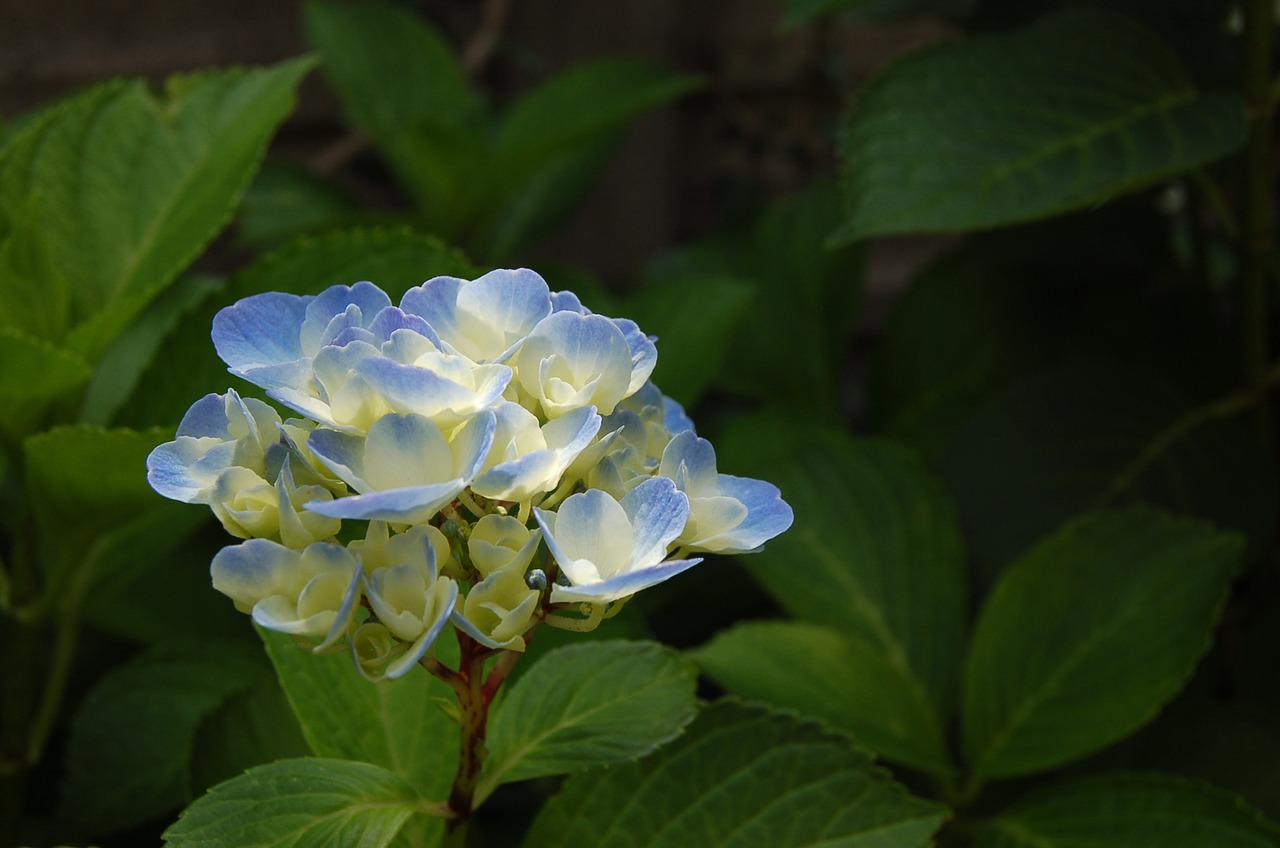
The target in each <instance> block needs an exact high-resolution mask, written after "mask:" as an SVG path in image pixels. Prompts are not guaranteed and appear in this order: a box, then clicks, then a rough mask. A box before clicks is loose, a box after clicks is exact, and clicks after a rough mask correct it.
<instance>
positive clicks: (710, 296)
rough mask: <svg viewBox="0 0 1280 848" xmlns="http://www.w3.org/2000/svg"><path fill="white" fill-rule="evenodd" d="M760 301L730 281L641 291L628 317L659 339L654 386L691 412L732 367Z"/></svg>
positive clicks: (671, 283)
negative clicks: (748, 316)
mask: <svg viewBox="0 0 1280 848" xmlns="http://www.w3.org/2000/svg"><path fill="white" fill-rule="evenodd" d="M755 296H756V292H755V290H754V286H752V285H751V284H750V283H746V282H743V281H741V280H735V279H732V278H729V277H720V278H716V277H697V278H693V279H687V278H674V279H671V280H664V281H662V282H659V283H656V284H654V285H650V286H647V287H646V288H644V289H642V290H641V291H640V293H639V294H637V295H636V296H635V297H634V298H632V299H631V301H630V302H629V303H628V305H627V308H626V311H625V313H623V314H625V315H626V316H627V317H628V318H631V319H632V320H634V321H635V322H636V323H637V324H639V325H640V328H641V329H642V330H644V331H645V332H647V333H652V334H654V335H656V336H657V337H658V365H657V368H655V369H654V372H653V379H654V382H656V383H657V384H658V385H659V386H661V387H662V391H663V392H664V393H666V394H668V395H670V396H671V397H673V398H675V399H676V400H678V401H680V403H682V404H685V405H686V406H689V405H692V404H693V403H694V402H696V401H697V400H698V399H699V398H700V397H701V396H702V393H703V392H704V391H705V390H706V389H707V387H708V386H709V385H710V384H711V381H712V380H713V379H714V378H715V376H716V373H717V372H718V371H719V370H720V368H721V366H723V365H724V364H725V362H726V361H727V359H728V356H729V347H730V345H731V343H732V342H733V340H734V336H735V335H736V334H737V330H738V327H739V324H740V320H741V318H742V316H743V314H744V313H745V311H746V310H747V308H748V307H749V305H750V303H751V300H752V298H753V297H755Z"/></svg>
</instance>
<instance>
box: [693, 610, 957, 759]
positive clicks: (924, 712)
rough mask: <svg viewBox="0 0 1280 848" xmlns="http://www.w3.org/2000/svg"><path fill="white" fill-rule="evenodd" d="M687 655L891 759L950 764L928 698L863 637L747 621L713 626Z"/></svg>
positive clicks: (717, 676) (729, 684) (727, 682)
mask: <svg viewBox="0 0 1280 848" xmlns="http://www.w3.org/2000/svg"><path fill="white" fill-rule="evenodd" d="M693 658H694V660H696V661H697V662H698V663H699V664H700V665H701V666H702V667H703V668H704V669H705V670H706V672H707V674H708V675H709V676H710V677H711V678H712V679H714V680H715V681H716V682H717V683H719V684H720V685H721V686H723V687H725V689H727V690H729V691H730V692H733V693H734V694H737V695H742V696H743V697H746V698H752V699H755V700H760V701H767V702H768V703H771V704H776V705H777V706H780V707H788V708H791V709H794V710H797V711H799V712H800V713H801V714H803V715H810V716H816V717H818V718H822V719H825V720H826V721H827V722H829V723H830V724H831V725H833V726H834V727H838V728H840V729H843V730H848V731H850V732H851V733H852V734H853V735H854V738H855V739H856V740H857V741H858V743H859V744H861V745H863V746H864V747H866V748H869V749H871V750H872V751H875V752H876V753H878V754H881V755H883V756H885V757H887V758H889V759H891V760H895V761H897V762H901V763H905V764H907V765H910V766H914V767H916V768H920V769H924V770H926V771H931V772H936V773H942V774H950V773H952V772H954V770H955V768H954V766H953V765H952V764H951V761H950V755H949V754H948V751H947V742H946V739H945V738H943V736H942V735H941V730H942V728H941V727H940V726H939V724H938V718H937V716H936V715H935V714H934V711H933V710H932V709H931V705H930V704H928V703H926V702H922V700H921V698H920V695H919V692H918V691H917V690H915V689H913V688H912V687H911V685H910V683H911V681H910V680H909V679H907V678H905V677H904V676H903V675H902V673H901V671H900V669H899V668H897V667H896V666H894V664H893V663H892V661H891V660H890V658H889V657H888V656H887V654H886V653H885V652H884V651H883V650H882V649H880V648H879V647H878V646H875V645H872V644H869V643H867V642H866V641H865V640H860V639H856V638H852V637H849V636H846V635H844V634H842V633H840V632H839V631H837V630H834V629H832V628H829V627H819V626H817V625H813V624H804V623H800V622H783V621H775V622H750V623H746V624H741V625H738V626H737V627H735V628H733V629H731V630H726V631H723V632H721V633H720V634H719V635H718V636H717V637H716V638H715V639H713V640H712V641H711V642H709V643H708V644H706V645H704V646H702V647H701V648H699V649H698V650H696V651H694V652H693Z"/></svg>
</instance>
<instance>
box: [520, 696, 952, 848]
mask: <svg viewBox="0 0 1280 848" xmlns="http://www.w3.org/2000/svg"><path fill="white" fill-rule="evenodd" d="M946 818H947V812H946V810H945V808H943V807H941V806H939V805H937V804H933V803H930V802H928V801H923V800H920V799H918V798H914V797H912V796H911V795H908V794H907V792H906V790H904V789H903V788H902V787H901V786H899V785H898V784H896V783H894V782H893V781H892V780H891V779H890V778H889V776H888V775H887V774H886V773H885V772H884V771H882V770H880V769H878V768H876V767H874V766H873V765H872V764H871V760H870V758H869V757H868V756H867V755H866V754H864V753H862V752H860V751H858V750H856V749H854V748H853V747H852V746H850V744H849V742H848V741H847V740H846V739H844V738H843V737H840V736H837V735H835V734H831V733H828V732H825V731H823V730H822V729H821V728H819V727H818V725H816V724H813V723H808V722H799V721H797V720H796V719H795V718H793V717H791V716H789V715H784V714H778V713H771V712H767V711H765V710H762V709H760V708H756V707H746V706H742V705H739V704H736V703H732V702H722V703H719V704H716V705H713V706H711V707H709V708H708V709H706V710H704V711H703V713H702V715H700V716H699V717H698V719H697V720H696V721H695V722H694V723H693V725H692V726H691V727H690V728H689V731H688V732H687V733H686V734H685V735H684V736H682V737H681V738H680V739H679V740H677V741H676V742H674V743H672V744H671V745H668V746H666V747H665V748H663V749H661V750H660V751H659V752H658V753H657V754H655V755H653V756H652V757H649V758H648V759H646V760H643V761H641V762H639V763H632V764H626V765H621V766H615V767H613V768H610V769H608V770H603V771H593V772H588V773H586V774H581V775H576V776H574V777H571V778H570V779H569V780H568V781H566V782H565V784H564V787H563V788H562V789H561V791H560V793H559V794H558V795H556V796H555V797H554V798H552V799H551V801H549V802H548V803H547V805H546V806H545V807H543V809H542V812H541V813H540V814H539V815H538V818H537V819H535V820H534V823H533V827H532V828H531V829H530V831H529V836H528V838H527V839H526V840H525V843H524V845H525V848H552V846H561V845H592V846H598V848H620V846H634V845H646V846H649V848H686V846H691V845H697V846H700V848H756V846H763V845H767V846H769V847H770V848H806V846H813V847H814V848H817V846H822V848H840V847H841V846H846V847H847V848H854V846H870V845H885V846H889V845H892V846H894V848H914V846H920V848H923V846H927V845H931V844H933V843H932V841H931V836H932V834H933V833H934V831H936V830H937V829H938V827H939V826H940V825H941V824H942V822H943V821H944V820H945V819H946Z"/></svg>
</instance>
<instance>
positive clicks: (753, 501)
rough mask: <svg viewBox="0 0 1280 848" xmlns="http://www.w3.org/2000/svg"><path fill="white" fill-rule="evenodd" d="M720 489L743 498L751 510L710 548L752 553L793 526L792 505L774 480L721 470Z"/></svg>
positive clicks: (724, 551)
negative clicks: (756, 478) (738, 474)
mask: <svg viewBox="0 0 1280 848" xmlns="http://www.w3.org/2000/svg"><path fill="white" fill-rule="evenodd" d="M720 492H721V494H723V495H725V496H727V497H731V498H734V499H736V500H737V501H739V502H740V503H741V504H742V505H743V506H744V507H745V508H746V510H747V514H746V517H744V518H743V519H742V522H741V523H740V524H738V525H737V526H736V527H734V528H733V529H732V530H729V531H726V532H724V533H722V534H721V535H720V536H719V537H718V538H717V539H715V540H714V541H715V547H714V548H711V547H707V548H706V549H707V550H714V551H716V552H717V553H726V554H740V553H748V552H750V551H754V550H756V549H757V548H759V547H760V546H761V545H763V544H764V543H765V542H767V541H769V540H770V539H772V538H773V537H775V536H778V535H780V534H782V533H783V532H785V531H786V530H787V529H788V528H789V527H791V522H792V520H793V518H794V515H793V513H792V510H791V506H790V505H789V504H788V503H787V502H786V501H784V500H783V499H782V493H781V492H780V491H779V490H778V487H777V486H775V485H773V484H772V483H768V482H766V481H764V480H754V479H752V478H750V477H734V476H733V475H732V474H721V475H720ZM703 546H704V547H705V543H704V545H703Z"/></svg>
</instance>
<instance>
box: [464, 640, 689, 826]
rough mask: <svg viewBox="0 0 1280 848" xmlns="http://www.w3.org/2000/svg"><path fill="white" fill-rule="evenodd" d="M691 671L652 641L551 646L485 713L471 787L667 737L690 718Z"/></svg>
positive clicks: (598, 758) (613, 755)
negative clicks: (481, 759) (484, 735)
mask: <svg viewBox="0 0 1280 848" xmlns="http://www.w3.org/2000/svg"><path fill="white" fill-rule="evenodd" d="M696 682H697V672H696V670H695V669H694V668H693V666H692V665H691V664H690V663H688V662H687V661H685V660H684V659H682V658H681V657H680V656H679V655H678V654H676V653H675V652H674V651H671V650H670V649H667V648H663V647H662V646H661V645H658V644H657V643H655V642H588V643H584V644H580V645H571V646H569V647H565V648H559V649H557V650H554V651H552V652H550V653H549V654H547V655H546V656H544V657H542V658H541V659H540V660H539V661H538V663H537V664H536V665H535V666H534V667H533V668H531V669H529V670H528V671H527V672H525V674H524V675H523V676H522V677H521V678H520V679H519V680H518V681H517V682H516V683H514V684H513V685H512V686H511V689H510V691H508V692H507V696H506V698H505V699H504V700H503V701H502V703H501V705H500V707H499V708H498V709H497V710H496V712H495V713H494V715H493V716H492V717H491V719H490V724H489V734H488V745H489V756H488V759H486V760H485V765H484V772H483V773H482V774H481V777H480V785H479V787H478V789H477V792H476V799H477V801H480V800H483V799H484V798H485V797H487V796H488V795H489V793H490V792H492V791H493V790H494V789H495V788H496V787H498V786H499V785H500V784H503V783H510V782H512V781H516V780H525V779H528V778H531V777H540V776H542V775H548V774H565V773H568V772H573V771H579V770H581V769H585V768H590V767H592V766H596V765H604V764H608V763H619V762H626V761H628V760H634V759H636V758H637V757H641V756H643V755H645V754H647V753H649V752H650V751H652V750H653V749H654V748H656V747H657V746H659V745H661V744H662V743H664V742H667V741H669V740H670V739H672V738H673V737H675V736H676V734H678V733H679V732H680V731H681V729H682V728H683V727H684V726H685V725H686V724H688V723H689V721H690V720H691V719H692V718H693V715H694V711H695V709H696V699H695V697H694V688H695V685H696Z"/></svg>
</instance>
